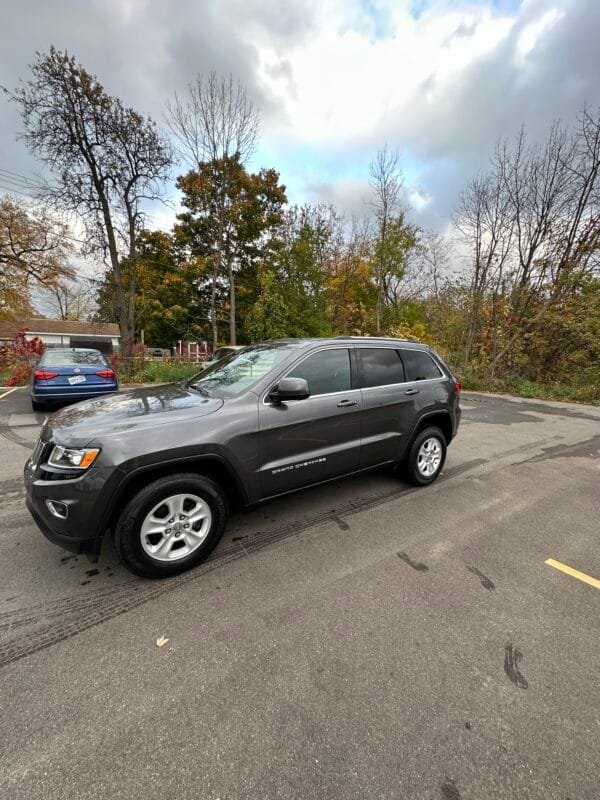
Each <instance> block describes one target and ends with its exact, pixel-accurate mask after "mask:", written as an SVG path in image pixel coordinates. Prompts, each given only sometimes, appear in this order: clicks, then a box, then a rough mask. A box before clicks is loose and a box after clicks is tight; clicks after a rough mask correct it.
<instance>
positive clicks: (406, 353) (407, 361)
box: [402, 350, 442, 381]
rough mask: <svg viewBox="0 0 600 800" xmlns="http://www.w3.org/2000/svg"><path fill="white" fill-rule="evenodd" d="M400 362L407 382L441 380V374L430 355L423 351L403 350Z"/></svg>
mask: <svg viewBox="0 0 600 800" xmlns="http://www.w3.org/2000/svg"><path fill="white" fill-rule="evenodd" d="M402 360H403V361H404V367H405V369H406V380H407V381H426V380H429V379H430V378H441V377H442V373H441V372H440V369H439V367H438V366H437V364H436V363H435V362H434V360H433V359H432V358H431V356H430V355H428V354H427V353H425V352H424V351H423V350H403V351H402Z"/></svg>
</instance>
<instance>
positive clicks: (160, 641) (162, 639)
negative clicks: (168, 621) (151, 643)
mask: <svg viewBox="0 0 600 800" xmlns="http://www.w3.org/2000/svg"><path fill="white" fill-rule="evenodd" d="M168 641H169V640H168V639H165V637H164V636H161V637H160V639H157V640H156V646H157V647H164V646H165V645H166V643H167V642H168Z"/></svg>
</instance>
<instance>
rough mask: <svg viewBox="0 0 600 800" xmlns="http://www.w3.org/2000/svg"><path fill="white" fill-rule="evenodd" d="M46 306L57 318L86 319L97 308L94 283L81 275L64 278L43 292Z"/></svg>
mask: <svg viewBox="0 0 600 800" xmlns="http://www.w3.org/2000/svg"><path fill="white" fill-rule="evenodd" d="M43 300H44V306H45V308H46V309H48V311H49V313H50V314H51V315H52V316H53V317H55V318H57V319H73V320H86V319H90V318H91V317H92V316H93V314H94V310H95V306H96V304H95V301H94V290H93V284H92V282H91V281H90V280H88V279H85V278H83V277H81V276H79V277H78V278H77V279H76V280H68V279H63V280H60V281H59V282H58V283H56V285H55V286H53V287H52V288H51V289H48V290H47V291H45V292H44V293H43Z"/></svg>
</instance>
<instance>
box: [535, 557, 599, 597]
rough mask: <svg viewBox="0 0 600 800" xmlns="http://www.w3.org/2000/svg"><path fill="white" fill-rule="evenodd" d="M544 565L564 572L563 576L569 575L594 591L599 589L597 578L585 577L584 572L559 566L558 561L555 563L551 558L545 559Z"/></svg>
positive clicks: (563, 565) (562, 565)
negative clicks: (591, 587)
mask: <svg viewBox="0 0 600 800" xmlns="http://www.w3.org/2000/svg"><path fill="white" fill-rule="evenodd" d="M544 564H548V566H549V567H554V569H558V570H560V571H561V572H564V573H565V575H570V576H571V577H572V578H577V580H578V581H583V583H587V584H588V585H589V586H593V587H594V588H595V589H600V581H599V580H598V578H592V577H591V576H590V575H586V574H585V572H579V570H578V569H573V567H568V566H567V565H566V564H561V562H560V561H555V560H554V559H553V558H549V559H547V560H546V561H544Z"/></svg>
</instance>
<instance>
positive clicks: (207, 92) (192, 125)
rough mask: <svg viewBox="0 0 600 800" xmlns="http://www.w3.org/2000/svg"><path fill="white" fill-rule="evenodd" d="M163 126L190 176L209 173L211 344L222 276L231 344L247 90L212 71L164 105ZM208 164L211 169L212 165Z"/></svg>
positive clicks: (253, 121)
mask: <svg viewBox="0 0 600 800" xmlns="http://www.w3.org/2000/svg"><path fill="white" fill-rule="evenodd" d="M167 124H168V126H169V128H170V130H171V132H172V133H173V135H174V137H175V140H176V143H177V149H178V152H179V155H180V157H181V159H182V160H183V162H184V163H185V164H186V165H187V166H188V167H190V170H191V171H195V172H197V173H198V174H202V173H203V172H206V171H207V170H212V176H211V181H212V187H211V194H212V196H211V204H210V205H211V212H210V213H211V215H212V218H213V224H212V231H211V252H210V254H209V257H210V258H211V260H212V261H213V266H212V282H213V289H212V303H211V314H212V326H213V339H214V341H215V342H216V341H217V338H218V320H217V307H216V301H217V294H218V287H217V282H218V280H219V278H220V277H221V276H225V279H226V281H227V284H228V290H229V340H230V343H231V344H235V343H236V341H237V339H236V286H235V272H236V264H235V261H234V259H232V257H231V255H232V247H231V242H230V232H231V208H230V205H231V198H232V195H234V194H235V192H236V187H235V186H233V185H231V182H233V183H235V182H236V181H237V180H238V178H239V176H240V171H239V170H240V168H244V167H245V165H246V164H247V162H248V159H249V158H250V156H251V155H252V154H253V152H254V149H255V147H256V141H257V137H258V127H259V117H258V112H257V110H256V108H255V107H254V105H253V103H252V101H251V100H250V99H249V97H248V95H247V92H246V89H245V88H244V87H243V86H242V84H240V83H239V82H236V81H234V80H233V77H231V76H230V77H229V78H224V77H220V76H219V75H217V73H215V72H211V73H210V74H209V75H198V77H197V78H196V80H195V81H194V82H192V83H190V84H189V85H188V87H187V92H186V93H185V94H184V95H177V94H176V95H175V96H174V98H173V100H172V101H171V102H170V103H169V104H168V105H167ZM211 165H212V166H211Z"/></svg>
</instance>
